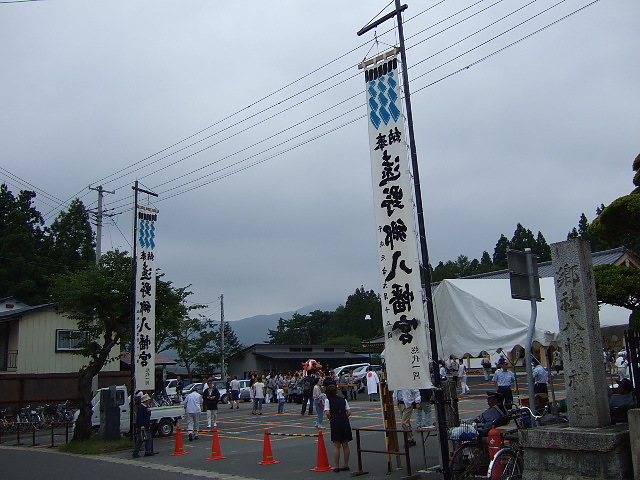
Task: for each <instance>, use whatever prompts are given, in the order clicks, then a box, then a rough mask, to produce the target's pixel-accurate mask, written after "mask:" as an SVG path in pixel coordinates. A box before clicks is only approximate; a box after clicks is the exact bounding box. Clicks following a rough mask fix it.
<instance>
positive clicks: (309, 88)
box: [104, 0, 599, 213]
mask: <svg viewBox="0 0 640 480" xmlns="http://www.w3.org/2000/svg"><path fill="white" fill-rule="evenodd" d="M481 1H483V0H481ZM481 1H479V2H476V3H475V4H474V5H477V4H478V3H481ZM500 1H502V0H500ZM534 1H535V0H534ZM564 1H565V0H562V1H561V2H559V3H562V2H564ZM596 1H599V0H596ZM440 3H442V2H440ZM497 3H500V2H496V3H494V4H493V5H496V4H497ZM531 3H533V2H531ZM531 3H530V4H531ZM559 3H558V4H559ZM594 3H596V2H592V3H591V4H589V5H587V6H584V7H582V8H581V9H578V10H576V11H575V12H573V13H572V14H569V15H567V16H565V17H563V18H562V19H559V20H557V21H556V22H553V23H552V24H555V23H557V22H559V21H561V20H563V19H564V18H567V17H568V16H570V15H573V14H574V13H577V12H578V11H580V10H583V9H584V8H587V7H588V6H591V5H593V4H594ZM530 4H528V5H530ZM558 4H556V5H558ZM493 5H491V6H493ZM491 6H489V7H486V8H485V9H483V10H481V11H484V10H487V9H488V8H491ZM554 6H555V5H554ZM430 8H433V7H430ZM468 8H470V7H466V8H465V9H463V10H461V11H460V12H462V11H464V10H467V9H468ZM522 8H524V7H520V8H519V9H517V10H516V11H518V10H521V9H522ZM550 8H553V7H549V8H548V9H546V10H544V11H543V12H540V13H538V14H536V15H534V16H533V17H531V18H529V19H528V20H525V21H524V22H521V23H520V24H518V25H516V26H514V27H511V28H510V29H508V30H506V31H505V32H502V33H501V34H500V35H497V36H495V37H493V38H492V39H490V40H487V41H485V42H483V43H481V44H480V45H478V46H476V47H474V48H472V49H470V50H467V51H466V52H465V53H463V54H461V55H458V56H456V57H454V58H453V59H451V60H448V61H446V62H444V63H442V64H441V65H439V66H438V67H435V68H434V69H432V70H429V71H428V72H426V73H424V74H421V75H419V76H418V77H416V78H421V77H423V76H425V75H427V74H429V73H431V72H433V71H434V70H436V69H438V68H441V67H443V66H445V65H447V64H449V63H451V62H453V61H454V60H456V59H458V58H460V57H462V56H463V55H465V54H467V53H470V52H472V51H474V50H475V49H477V48H479V47H480V46H482V45H485V44H487V43H488V42H490V41H493V40H495V39H496V38H498V37H500V36H502V35H504V34H506V33H508V32H510V31H512V30H513V29H515V28H517V27H519V26H521V25H523V24H524V23H526V22H527V21H529V20H531V19H532V18H535V17H537V16H539V15H541V14H542V13H544V12H546V11H548V10H549V9H550ZM460 12H458V13H456V14H454V15H451V16H449V17H447V19H449V18H452V17H453V16H455V15H457V14H459V13H460ZM478 13H480V12H477V13H476V14H473V15H471V16H469V17H467V18H466V19H464V20H461V21H459V22H457V23H456V24H455V25H459V24H460V23H462V22H463V21H466V20H468V19H469V18H471V17H472V16H475V15H477V14H478ZM513 13H515V11H514V12H512V13H511V14H509V15H512V14H513ZM418 15H419V14H418ZM416 16H417V15H416ZM507 16H508V15H507ZM413 18H415V17H413ZM504 18H506V17H502V19H504ZM498 21H500V20H498ZM440 23H442V21H440V22H437V23H436V24H434V25H432V26H431V27H429V28H432V27H433V26H435V25H437V24H440ZM495 23H497V21H496V22H493V23H492V24H490V25H493V24H495ZM552 24H550V25H552ZM550 25H547V27H548V26H550ZM547 27H544V28H542V29H540V30H539V31H542V30H544V29H545V28H547ZM450 28H451V27H447V28H446V29H445V30H448V29H450ZM486 28H488V26H487V27H484V28H483V29H486ZM483 29H481V30H483ZM481 30H479V31H481ZM424 31H426V29H425V30H422V31H421V32H424ZM443 31H444V30H443ZM539 31H536V32H534V33H533V34H530V35H528V36H526V37H523V38H521V39H520V40H518V41H516V42H513V43H512V44H510V45H508V46H506V47H503V48H501V49H499V50H497V51H495V52H494V53H492V54H490V55H487V56H485V57H483V58H482V59H479V60H477V61H475V62H473V63H471V64H469V65H467V66H465V67H464V68H462V69H459V70H457V71H455V72H453V73H451V74H448V75H445V76H443V77H441V78H440V79H438V80H436V81H435V82H432V83H430V84H429V85H427V86H431V85H434V84H435V83H438V82H440V81H442V80H444V79H445V78H449V77H451V76H452V75H455V74H457V73H460V72H461V71H464V70H465V69H468V68H469V67H470V66H473V65H476V64H478V63H480V62H481V61H484V60H485V59H487V58H489V57H491V56H493V55H495V54H497V53H499V52H501V51H504V50H505V49H507V48H509V47H510V46H513V45H515V44H517V43H519V42H521V41H523V40H524V39H526V38H529V37H530V36H532V35H534V34H536V33H538V32H539ZM421 32H419V33H421ZM439 33H441V32H439ZM476 33H477V32H476ZM416 35H418V34H416ZM416 35H413V36H412V37H411V38H413V37H415V36H416ZM436 35H437V34H436ZM470 36H471V35H470ZM470 36H467V37H465V38H464V39H463V40H465V39H468V38H469V37H470ZM432 37H433V36H432ZM432 37H429V38H432ZM463 40H460V41H458V42H456V43H454V44H453V45H456V44H458V43H460V42H461V41H463ZM424 41H426V40H421V41H419V42H417V43H416V44H414V45H412V46H411V47H409V48H413V47H415V46H417V45H418V44H420V43H423V42H424ZM453 45H451V46H453ZM451 46H449V47H447V48H451ZM361 47H362V45H361V46H359V47H357V48H355V49H352V50H350V51H349V52H347V53H346V54H343V55H342V56H340V57H338V58H336V59H334V60H332V61H331V62H328V63H326V64H325V65H323V66H321V67H319V68H317V69H315V70H314V71H313V72H310V73H309V74H307V75H305V76H303V77H300V78H299V79H297V80H295V81H294V82H291V83H289V84H287V85H285V86H284V87H282V88H280V89H278V90H276V91H274V92H272V93H270V94H269V95H267V96H264V97H262V98H261V99H259V100H257V101H256V102H253V103H252V104H250V105H248V106H247V107H244V108H243V109H241V110H239V111H237V112H235V113H233V114H231V115H229V116H227V117H225V118H224V119H222V120H220V121H219V122H216V123H214V124H212V125H210V126H209V127H207V128H205V129H202V130H200V131H199V132H197V133H195V134H193V135H191V136H190V137H187V138H186V139H183V140H181V141H180V142H177V143H174V144H173V145H172V146H170V147H166V148H165V149H163V150H161V151H160V152H165V151H167V150H169V149H170V148H172V147H174V146H176V145H179V144H182V143H184V142H185V141H186V140H188V139H191V138H194V137H195V136H197V135H198V134H200V133H202V132H204V131H206V130H208V129H210V128H211V127H213V126H215V125H217V124H219V123H221V122H223V121H224V120H226V119H229V118H232V117H234V116H236V115H238V114H239V113H241V112H244V111H246V110H247V109H249V108H250V107H252V106H254V105H256V104H258V103H260V102H262V101H264V100H265V99H267V98H270V97H272V96H273V95H275V94H276V93H278V92H280V91H283V90H284V89H285V88H287V87H289V86H291V85H293V84H295V83H297V82H299V81H301V80H302V79H304V78H306V77H308V76H310V75H312V74H313V73H315V72H317V71H319V70H321V69H322V68H324V67H326V66H327V65H330V64H332V63H334V62H336V61H337V60H339V59H341V58H344V57H345V56H347V55H348V54H350V53H353V52H355V51H357V50H358V49H359V48H361ZM444 50H446V49H444ZM444 50H441V51H440V52H438V53H441V52H442V51H444ZM433 56H434V55H431V56H430V57H428V58H432V57H433ZM426 60H427V59H423V60H420V61H419V62H418V63H416V64H415V65H418V64H421V63H423V62H424V61H426ZM415 65H414V66H415ZM351 68H353V66H350V67H349V68H347V69H344V70H342V71H340V72H339V73H338V74H337V75H340V74H342V73H345V72H347V71H349V70H350V69H351ZM358 76H359V74H356V75H353V76H350V77H348V78H346V79H344V80H342V81H341V82H339V83H337V84H336V85H333V86H331V87H328V88H326V89H325V90H322V91H321V92H319V93H315V94H313V95H312V96H311V97H309V98H306V99H303V100H301V101H300V102H298V103H297V104H295V105H291V106H289V107H287V108H285V109H284V110H282V111H281V112H278V113H276V114H274V115H272V116H270V117H268V118H266V119H263V120H261V121H259V122H256V123H254V124H253V125H251V126H249V127H247V128H245V129H243V130H241V131H239V132H236V133H234V134H232V135H230V136H228V137H226V138H223V139H221V140H219V141H217V142H216V143H214V144H213V145H210V146H208V147H205V148H203V149H201V150H199V151H198V152H195V153H192V154H190V155H188V156H186V157H184V158H182V159H180V160H178V161H176V162H173V163H172V164H170V165H167V166H164V167H162V168H160V169H157V170H155V171H154V172H151V173H149V174H148V175H145V177H147V176H151V175H153V174H155V173H158V172H159V171H162V170H165V169H166V168H169V167H171V166H173V165H176V164H177V163H178V162H180V161H182V160H184V159H186V158H190V157H193V156H195V155H197V154H199V153H202V152H203V151H205V150H207V149H209V148H211V147H212V146H214V145H216V144H219V143H220V142H222V141H225V140H228V139H229V138H233V137H235V136H237V135H239V134H240V133H244V132H246V131H248V130H249V129H250V128H253V127H254V126H256V125H260V124H262V123H264V122H266V121H268V120H270V119H272V118H274V117H276V116H277V115H280V114H282V113H283V112H285V111H289V110H291V109H292V108H295V107H296V106H299V105H301V104H302V103H304V102H306V101H308V100H310V99H311V98H314V97H317V96H318V95H320V94H322V93H325V92H327V91H328V90H330V89H331V88H334V87H335V86H337V85H339V84H341V83H345V82H347V81H349V80H351V79H353V78H355V77H358ZM331 78H334V77H329V78H326V79H324V80H322V81H320V82H317V83H315V84H313V85H312V86H310V87H307V88H304V89H303V90H301V91H299V92H296V93H295V94H293V95H290V96H289V97H287V98H285V99H284V100H282V101H279V102H277V103H275V104H273V105H271V106H269V107H268V108H265V109H263V110H261V111H260V112H258V113H256V114H253V115H251V116H249V117H247V118H245V119H243V120H240V121H238V122H236V123H234V124H233V126H236V125H239V124H240V123H242V122H244V121H246V120H248V119H250V118H253V117H255V116H256V115H259V114H261V113H264V112H266V111H268V110H270V109H272V108H274V107H276V106H278V105H281V104H283V103H285V102H287V101H288V100H290V99H293V98H295V97H297V96H299V95H302V94H303V93H305V92H308V91H310V90H311V89H313V88H315V87H317V86H319V85H321V84H322V83H325V82H327V81H328V80H330V79H331ZM424 88H426V87H422V88H420V89H419V90H417V91H416V92H418V91H421V90H423V89H424ZM359 95H360V93H358V94H356V95H353V96H351V97H349V98H347V99H346V100H343V101H342V102H340V103H338V104H335V105H333V106H332V107H330V108H328V109H326V110H325V112H326V111H328V110H330V109H331V108H334V107H336V106H338V105H340V104H342V103H345V102H346V101H348V100H350V99H352V98H355V97H357V96H359ZM359 108H362V107H359ZM354 110H355V109H354ZM350 111H353V110H350ZM347 113H348V112H347ZM342 115H344V114H342ZM315 116H317V115H314V116H312V117H310V118H307V119H305V120H303V121H301V122H298V123H295V124H293V125H291V126H290V127H287V128H285V129H283V130H281V131H280V132H278V133H277V134H274V135H271V136H269V137H266V138H265V139H263V140H261V141H259V142H256V143H254V144H252V145H251V146H250V147H245V148H242V149H240V150H238V151H236V152H234V153H232V154H230V155H227V156H226V157H224V158H222V159H218V160H216V161H214V162H210V163H208V164H207V165H205V166H202V167H200V168H197V169H195V170H192V171H191V172H189V173H186V174H183V175H180V176H179V177H177V178H173V179H172V180H170V181H166V182H164V183H161V184H160V185H167V184H170V183H172V182H175V181H176V180H178V179H181V178H184V177H187V176H189V175H192V174H194V173H196V172H199V171H201V170H203V169H205V168H208V167H210V166H212V165H215V164H217V163H219V162H221V161H223V160H225V159H228V158H230V157H232V156H233V155H236V154H238V153H240V152H242V151H246V150H247V149H249V148H252V147H255V146H256V145H258V144H261V143H263V142H264V141H266V140H269V139H272V138H274V137H275V136H276V135H279V134H281V133H283V132H285V131H288V130H290V129H292V128H294V127H296V126H298V125H300V124H302V123H304V122H306V121H308V120H310V119H311V118H314V117H315ZM338 117H339V116H338ZM338 117H334V119H333V120H335V119H336V118H338ZM359 118H362V117H358V118H357V119H359ZM357 119H354V120H352V121H351V122H348V123H352V122H353V121H356V120H357ZM328 123H330V121H328V122H324V123H321V124H320V125H318V126H316V127H314V128H312V129H309V130H307V131H306V132H304V133H303V134H299V135H296V136H294V137H292V138H290V139H288V140H285V141H283V142H280V143H278V144H277V145H275V146H273V147H270V148H268V149H265V150H263V151H261V152H259V153H257V154H254V155H251V156H249V157H247V158H245V159H243V160H241V161H239V162H235V163H233V164H231V165H229V166H227V167H224V168H221V169H219V170H217V171H216V172H213V173H210V174H207V175H204V176H200V177H198V178H196V179H193V180H190V181H188V182H184V183H181V184H179V185H177V186H175V187H172V188H170V189H168V190H166V191H165V192H170V191H175V190H179V189H181V188H185V187H188V186H189V185H191V184H193V183H196V182H199V181H203V180H205V179H206V178H207V177H210V176H213V175H215V174H217V173H221V172H223V171H225V170H228V169H230V168H234V167H239V166H240V165H241V164H242V163H243V162H246V161H249V160H250V159H253V158H256V157H257V156H259V155H262V154H264V153H267V152H268V151H270V150H273V149H274V148H277V147H278V146H282V145H284V144H286V143H287V142H290V141H292V140H295V139H296V138H299V137H300V136H301V135H304V134H308V133H310V132H311V131H313V130H316V129H318V128H321V127H322V126H324V125H326V124H328ZM348 123H347V124H348ZM343 126H345V125H342V126H340V127H338V128H342V127H343ZM338 128H334V129H332V130H330V131H329V132H324V133H321V134H319V135H317V136H316V137H314V138H313V139H310V140H308V141H305V142H302V143H299V144H298V145H296V146H295V147H292V148H288V149H286V150H284V151H283V152H280V153H277V154H275V155H271V156H269V157H268V158H266V159H262V160H260V161H257V162H254V163H252V164H250V165H248V166H244V167H242V168H237V169H236V170H234V171H232V172H227V173H225V174H224V175H222V176H220V177H217V178H216V179H213V180H210V181H206V182H204V183H201V184H199V185H198V186H195V187H188V188H186V189H185V190H183V191H181V192H177V193H175V194H172V195H171V196H170V197H168V198H172V197H174V196H177V195H179V194H182V193H186V192H188V191H191V190H193V189H195V188H199V187H200V186H204V185H207V184H209V183H211V182H212V181H217V180H220V179H222V178H226V177H228V176H230V175H232V174H235V173H239V172H240V171H243V170H245V169H247V168H250V167H252V166H255V165H258V164H260V163H263V162H265V161H267V160H269V159H272V158H274V157H276V156H278V155H281V154H282V153H285V152H287V151H290V150H292V149H293V148H297V147H298V146H302V145H304V144H305V143H308V142H310V141H314V140H316V139H318V138H321V137H323V136H325V135H327V134H328V133H330V132H332V131H335V130H337V129H338ZM222 131H223V130H221V131H218V132H216V133H214V134H212V135H210V136H208V137H206V138H205V139H201V140H199V141H198V142H194V143H192V144H191V145H190V146H194V145H196V144H198V143H201V142H202V141H204V140H206V139H208V138H211V137H212V136H213V135H216V134H219V133H222ZM185 148H188V147H185ZM185 148H182V149H180V150H178V152H180V151H184V150H185ZM160 152H158V153H160ZM178 152H173V153H172V154H170V155H174V154H175V153H178ZM155 155H157V153H156V154H154V155H152V156H149V157H147V158H146V159H149V158H151V157H153V156H155ZM170 155H167V156H165V157H163V158H162V159H165V158H168V157H169V156H170ZM146 159H143V160H141V161H140V162H142V161H144V160H146ZM140 162H136V163H135V164H133V165H130V166H128V167H126V168H125V169H121V170H119V171H118V172H116V174H117V173H120V172H123V171H126V170H127V169H130V168H132V167H133V166H135V165H137V164H139V163H140ZM154 163H155V162H154ZM130 173H132V172H130ZM114 175H115V174H111V175H110V176H108V177H105V178H104V179H106V178H111V177H112V176H114ZM124 176H125V175H122V176H121V177H118V178H122V177H124ZM112 181H113V180H112ZM163 200H164V199H163ZM121 202H122V201H117V202H115V205H118V204H120V203H121ZM119 213H122V212H119Z"/></svg>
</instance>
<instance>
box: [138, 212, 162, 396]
mask: <svg viewBox="0 0 640 480" xmlns="http://www.w3.org/2000/svg"><path fill="white" fill-rule="evenodd" d="M157 220H158V211H157V210H153V209H150V208H146V207H142V206H139V205H138V206H137V207H136V222H137V232H138V234H137V238H136V244H137V245H136V256H137V258H136V304H135V305H136V306H135V338H134V342H135V343H134V348H133V351H134V355H135V358H134V359H133V361H134V362H135V372H136V375H135V379H136V388H137V389H138V390H155V364H156V352H155V347H156V339H155V331H156V273H155V272H156V266H155V263H156V258H155V253H154V250H155V246H156V243H155V236H156V221H157Z"/></svg>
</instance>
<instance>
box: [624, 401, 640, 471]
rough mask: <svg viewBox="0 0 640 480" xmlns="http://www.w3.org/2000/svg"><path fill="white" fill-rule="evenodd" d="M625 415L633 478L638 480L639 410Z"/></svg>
mask: <svg viewBox="0 0 640 480" xmlns="http://www.w3.org/2000/svg"><path fill="white" fill-rule="evenodd" d="M627 414H628V418H629V440H630V443H631V462H632V463H633V478H634V479H635V480H640V409H638V408H634V409H631V410H629V412H628V413H627Z"/></svg>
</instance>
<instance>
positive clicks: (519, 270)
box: [507, 250, 544, 302]
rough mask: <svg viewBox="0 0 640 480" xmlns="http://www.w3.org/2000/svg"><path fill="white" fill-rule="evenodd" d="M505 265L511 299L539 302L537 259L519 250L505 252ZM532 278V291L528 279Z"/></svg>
mask: <svg viewBox="0 0 640 480" xmlns="http://www.w3.org/2000/svg"><path fill="white" fill-rule="evenodd" d="M528 256H531V270H532V271H531V272H529V267H528V264H529V259H528V258H527V257H528ZM507 264H508V265H509V283H510V285H511V298H515V299H518V300H531V299H533V298H535V299H536V301H538V302H541V301H542V300H544V299H543V298H542V296H541V295H540V276H539V275H538V261H537V258H536V257H535V256H534V255H533V254H532V253H531V252H530V251H529V252H521V251H520V250H507ZM530 276H532V277H533V291H531V286H530V284H529V277H530Z"/></svg>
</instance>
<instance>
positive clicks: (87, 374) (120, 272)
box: [52, 252, 132, 440]
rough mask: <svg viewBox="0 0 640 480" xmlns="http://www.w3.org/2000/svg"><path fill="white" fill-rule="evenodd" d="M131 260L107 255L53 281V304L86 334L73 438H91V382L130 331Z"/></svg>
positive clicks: (120, 254) (112, 254) (125, 257)
mask: <svg viewBox="0 0 640 480" xmlns="http://www.w3.org/2000/svg"><path fill="white" fill-rule="evenodd" d="M131 278H132V276H131V259H130V258H129V257H127V256H126V255H125V254H124V253H120V252H108V253H106V254H105V255H103V257H102V259H101V260H100V263H99V265H98V266H95V265H92V266H90V267H88V268H87V269H85V270H79V271H77V272H68V273H65V274H61V275H58V276H56V277H55V278H54V282H53V287H52V297H53V301H54V302H55V303H56V305H57V306H58V307H59V308H60V311H61V313H64V314H65V315H67V316H68V317H69V318H71V319H73V320H76V321H77V322H78V330H80V331H82V332H84V333H85V334H86V338H85V341H84V342H83V344H82V347H83V348H82V351H81V352H80V353H81V354H82V355H84V356H86V357H88V364H87V365H85V366H84V367H82V368H81V369H80V372H79V379H78V394H79V398H80V411H79V416H78V420H77V422H76V425H75V430H74V435H73V438H74V439H76V440H84V439H87V438H89V437H90V436H91V412H92V409H91V382H92V380H93V377H94V376H96V375H97V374H98V372H100V370H101V369H102V367H103V366H104V365H105V364H106V362H107V360H108V358H109V354H110V353H111V349H112V348H113V347H114V346H115V345H116V344H117V343H118V342H119V341H120V339H121V338H122V337H123V336H126V335H127V334H129V331H130V328H131V319H130V315H131V303H130V298H131Z"/></svg>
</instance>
